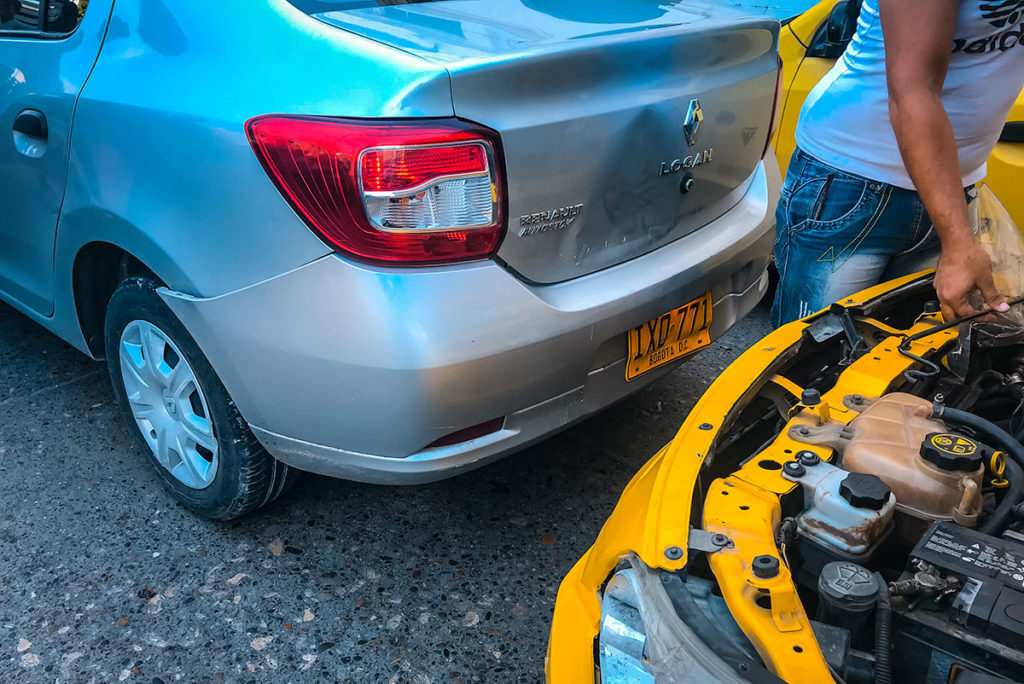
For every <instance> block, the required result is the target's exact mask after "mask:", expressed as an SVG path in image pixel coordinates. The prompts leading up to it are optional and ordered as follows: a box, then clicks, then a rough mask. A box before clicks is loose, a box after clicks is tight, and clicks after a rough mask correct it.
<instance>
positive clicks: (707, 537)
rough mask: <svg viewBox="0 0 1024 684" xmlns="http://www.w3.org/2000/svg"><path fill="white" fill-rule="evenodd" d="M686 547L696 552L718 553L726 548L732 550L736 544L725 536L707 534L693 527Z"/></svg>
mask: <svg viewBox="0 0 1024 684" xmlns="http://www.w3.org/2000/svg"><path fill="white" fill-rule="evenodd" d="M686 546H687V548H690V549H693V550H694V551H703V552H704V553H717V552H719V551H721V550H722V549H724V548H731V547H732V546H734V544H733V543H732V539H729V537H727V536H725V535H724V534H721V533H717V532H716V533H711V532H705V531H704V530H698V529H695V528H693V527H691V528H690V534H689V535H688V536H687V538H686Z"/></svg>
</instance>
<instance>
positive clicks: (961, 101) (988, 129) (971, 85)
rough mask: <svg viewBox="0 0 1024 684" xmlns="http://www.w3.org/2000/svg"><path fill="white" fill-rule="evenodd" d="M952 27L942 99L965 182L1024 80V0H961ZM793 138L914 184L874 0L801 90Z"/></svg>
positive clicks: (839, 162)
mask: <svg viewBox="0 0 1024 684" xmlns="http://www.w3.org/2000/svg"><path fill="white" fill-rule="evenodd" d="M954 35H955V40H954V41H953V46H952V51H953V54H952V58H951V59H950V62H949V71H948V72H947V73H946V81H945V84H944V85H943V88H942V104H943V105H944V106H945V108H946V112H947V113H948V114H949V120H950V123H951V124H952V125H953V134H954V135H955V136H956V145H957V150H958V152H959V155H960V175H961V177H962V178H963V184H964V187H966V186H968V185H972V184H974V183H977V182H978V181H980V180H981V179H982V178H984V176H985V160H986V159H987V158H988V156H989V154H991V152H992V148H994V147H995V145H996V142H997V140H998V139H999V134H1000V132H1001V131H1002V128H1003V123H1004V122H1005V121H1006V117H1007V115H1008V114H1009V112H1010V108H1011V107H1012V106H1013V102H1014V100H1015V99H1016V98H1017V95H1018V94H1019V93H1020V91H1021V88H1022V87H1024V0H962V1H961V3H960V12H959V14H958V16H957V26H956V33H955V34H954ZM796 142H797V144H798V145H799V146H800V147H801V148H803V149H804V150H805V151H806V152H807V153H808V154H810V155H812V156H814V157H817V158H818V159H820V160H821V161H823V162H825V163H827V164H830V165H832V166H835V167H837V168H839V169H842V170H844V171H847V172H849V173H854V174H857V175H859V176H864V177H865V178H870V179H872V180H876V181H882V182H885V183H891V184H892V185H896V186H899V187H903V188H909V189H913V188H914V184H913V182H912V181H911V180H910V176H909V174H907V170H906V167H905V166H904V165H903V158H902V157H901V156H900V150H899V147H898V146H897V144H896V135H895V133H893V129H892V123H891V122H890V121H889V97H888V89H887V85H886V80H885V41H884V38H883V36H882V22H881V19H880V17H879V13H878V0H864V5H863V7H862V8H861V12H860V19H859V20H858V22H857V32H856V34H855V35H854V37H853V40H852V41H851V42H850V45H849V46H848V47H847V48H846V52H845V53H843V56H842V57H841V58H840V59H838V60H837V61H836V64H835V66H834V67H833V68H832V70H831V71H830V72H829V73H828V74H827V75H826V76H825V78H823V79H822V80H821V81H820V82H819V83H818V85H817V86H815V87H814V89H813V90H812V91H811V92H810V94H809V95H808V96H807V100H806V101H805V102H804V106H803V109H802V110H801V111H800V120H799V122H798V123H797V128H796Z"/></svg>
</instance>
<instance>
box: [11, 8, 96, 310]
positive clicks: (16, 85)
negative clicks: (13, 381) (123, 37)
mask: <svg viewBox="0 0 1024 684" xmlns="http://www.w3.org/2000/svg"><path fill="white" fill-rule="evenodd" d="M111 3H112V0H91V1H90V0H0V293H2V294H4V295H6V296H7V298H8V299H11V300H14V301H15V302H17V303H19V304H21V305H23V306H25V307H28V308H31V309H34V310H35V311H37V312H39V313H41V314H44V315H48V314H50V313H51V312H52V310H53V249H54V239H55V237H56V231H57V220H58V217H59V215H60V207H61V201H62V200H63V197H64V187H65V185H66V182H67V174H68V149H69V146H70V141H71V122H72V118H73V114H74V109H75V102H76V100H77V98H78V93H79V92H80V91H81V88H82V85H83V84H84V83H85V80H86V78H87V77H88V75H89V71H90V70H91V69H92V66H93V64H94V63H95V61H96V56H97V54H99V50H100V45H101V44H102V41H103V36H104V31H105V30H106V23H107V19H108V18H109V16H110V7H111Z"/></svg>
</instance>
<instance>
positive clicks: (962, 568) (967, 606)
mask: <svg viewBox="0 0 1024 684" xmlns="http://www.w3.org/2000/svg"><path fill="white" fill-rule="evenodd" d="M911 557H912V558H917V559H919V560H923V561H925V562H926V563H930V564H931V565H933V566H935V567H936V568H938V569H939V570H940V571H942V572H943V573H944V574H947V575H954V576H956V577H958V578H959V579H960V580H961V581H962V582H963V588H962V589H961V590H960V593H958V594H957V595H956V598H954V599H953V604H952V607H951V609H950V619H951V620H952V621H953V622H955V623H956V624H959V625H962V626H964V627H967V628H969V629H971V630H974V631H977V632H980V633H983V634H986V635H987V636H989V637H991V638H992V639H995V640H996V641H999V642H1001V643H1004V644H1007V645H1013V646H1020V644H1021V643H1024V544H1019V543H1017V542H1014V541H1010V540H1008V539H999V538H997V537H992V536H990V535H987V534H982V533H981V532H977V531H975V530H972V529H969V528H966V527H961V526H959V525H956V524H953V523H949V522H944V523H938V524H936V525H933V526H932V527H931V528H930V529H929V530H928V532H927V533H926V534H925V536H924V537H923V538H922V539H921V541H919V542H918V543H917V546H915V547H914V550H913V552H911Z"/></svg>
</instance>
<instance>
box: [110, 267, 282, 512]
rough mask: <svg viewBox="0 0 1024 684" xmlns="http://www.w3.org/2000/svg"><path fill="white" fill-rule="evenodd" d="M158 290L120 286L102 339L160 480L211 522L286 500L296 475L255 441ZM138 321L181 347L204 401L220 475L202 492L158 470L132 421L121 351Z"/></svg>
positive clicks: (117, 387)
mask: <svg viewBox="0 0 1024 684" xmlns="http://www.w3.org/2000/svg"><path fill="white" fill-rule="evenodd" d="M157 287H158V286H157V284H156V283H155V282H154V281H152V280H150V279H148V278H141V277H136V278H128V279H127V280H124V281H123V282H122V283H121V284H120V285H119V286H118V288H117V290H116V291H115V292H114V294H113V296H112V297H111V298H110V303H109V304H108V305H107V316H106V322H105V326H104V331H103V334H104V343H105V348H106V357H107V369H108V370H109V372H110V381H111V383H112V384H113V386H114V394H115V395H117V403H118V405H119V406H120V408H121V413H122V415H123V416H124V417H125V419H126V420H127V422H128V426H129V429H130V430H131V431H132V433H133V434H134V435H135V437H136V439H137V441H138V443H139V444H140V446H141V447H142V450H143V452H144V453H145V454H146V455H147V457H148V458H149V461H150V463H151V464H152V465H153V467H154V469H155V470H156V472H157V474H158V475H159V476H160V480H161V481H162V482H163V483H164V486H166V487H167V489H168V490H170V492H171V493H172V494H173V495H174V497H175V498H176V499H177V500H178V501H180V502H181V503H182V504H183V505H185V506H186V507H187V508H189V509H190V510H192V511H194V512H195V513H197V514H198V515H200V516H202V517H204V518H209V519H211V520H231V519H233V518H237V517H239V516H243V515H245V514H246V513H250V512H252V511H254V510H256V509H257V508H259V507H261V506H263V505H265V504H267V503H269V502H271V501H273V500H275V499H277V498H278V497H279V496H281V495H282V494H284V493H285V492H286V491H287V490H288V489H289V488H290V487H291V485H292V484H293V483H294V481H295V479H296V476H297V475H298V471H296V470H295V469H293V468H289V467H288V466H286V465H285V464H283V463H281V462H280V461H278V460H276V459H275V458H274V457H273V456H271V455H270V454H269V453H267V451H266V449H264V448H263V446H262V445H260V443H259V442H258V441H257V440H256V437H255V436H254V435H253V434H252V431H251V430H250V429H249V426H248V424H247V423H246V422H245V420H244V419H243V418H242V415H241V414H240V413H239V412H238V408H237V407H236V406H235V404H234V402H233V401H232V400H231V397H230V396H229V395H228V393H227V390H225V389H224V385H223V384H221V382H220V379H219V378H218V377H217V375H216V373H214V371H213V367H212V366H211V365H210V362H209V361H208V360H207V359H206V356H204V355H203V353H202V351H200V349H199V346H198V345H197V344H196V343H195V340H193V339H192V336H191V335H189V333H188V331H187V330H185V326H183V325H182V324H181V322H180V321H179V320H178V319H177V318H176V317H175V316H174V314H173V313H172V312H171V310H170V309H169V308H168V307H167V305H166V304H165V303H164V302H163V300H162V299H161V298H160V295H158V294H157V292H156V288H157ZM137 320H143V321H146V322H148V323H150V324H152V325H154V326H156V327H157V328H159V329H160V331H161V332H163V333H164V334H165V335H166V336H167V337H168V338H169V339H170V340H171V341H172V342H173V343H174V344H175V346H177V347H178V349H179V350H180V351H181V353H182V355H183V356H184V357H185V359H186V360H187V361H188V364H189V366H191V367H192V370H193V373H194V374H195V377H196V381H197V383H198V384H199V385H200V387H201V390H202V394H203V395H204V396H205V397H206V402H207V404H208V406H209V413H210V416H209V417H210V419H211V420H212V423H213V434H214V438H215V439H216V441H217V453H218V456H217V471H216V474H215V476H214V478H213V480H212V482H210V484H209V485H208V486H206V487H204V488H203V489H194V488H192V487H189V486H187V485H186V484H184V483H183V482H181V481H179V480H178V479H177V478H176V477H175V476H173V475H172V474H171V472H170V471H169V470H168V469H167V468H165V467H164V466H163V465H161V464H160V462H159V461H158V460H157V459H156V456H155V455H154V453H153V451H152V449H150V447H149V444H148V443H147V442H146V439H145V437H143V435H142V431H141V429H140V428H139V425H138V423H137V422H136V421H135V418H134V416H133V415H132V411H131V407H130V405H129V402H128V396H127V391H126V388H125V384H124V379H123V377H122V375H121V360H120V354H119V353H118V349H119V346H120V342H121V334H122V332H123V331H124V329H125V328H126V327H127V326H128V325H129V324H130V323H131V322H132V321H137Z"/></svg>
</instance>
